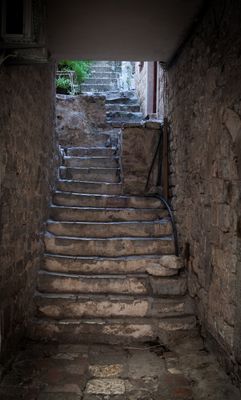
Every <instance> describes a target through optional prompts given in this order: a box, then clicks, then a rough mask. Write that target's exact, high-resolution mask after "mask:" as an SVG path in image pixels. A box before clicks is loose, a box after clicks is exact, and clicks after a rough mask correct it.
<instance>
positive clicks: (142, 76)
mask: <svg viewBox="0 0 241 400" xmlns="http://www.w3.org/2000/svg"><path fill="white" fill-rule="evenodd" d="M141 64H142V63H141V62H136V64H135V88H136V94H137V97H138V99H139V101H140V107H141V112H142V113H143V115H144V116H145V115H146V110H147V65H148V64H147V62H146V61H145V62H143V65H142V66H141Z"/></svg>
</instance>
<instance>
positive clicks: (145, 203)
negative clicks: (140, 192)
mask: <svg viewBox="0 0 241 400" xmlns="http://www.w3.org/2000/svg"><path fill="white" fill-rule="evenodd" d="M53 203H54V204H56V205H59V206H74V207H101V208H105V207H107V208H111V207H113V208H125V207H127V208H161V209H164V207H163V204H162V202H161V201H160V200H159V199H157V198H155V197H144V196H115V195H101V194H83V193H71V192H55V193H54V195H53ZM166 215H167V214H166Z"/></svg>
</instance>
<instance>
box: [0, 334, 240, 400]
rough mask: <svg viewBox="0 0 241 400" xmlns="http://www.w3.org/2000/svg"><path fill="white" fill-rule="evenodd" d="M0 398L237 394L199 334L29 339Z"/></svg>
mask: <svg viewBox="0 0 241 400" xmlns="http://www.w3.org/2000/svg"><path fill="white" fill-rule="evenodd" d="M0 399H1V400H20V399H21V400H23V399H24V400H204V399H205V400H207V399H208V400H240V399H241V395H240V392H239V390H238V389H237V388H235V387H234V386H233V385H232V384H231V382H230V381H229V378H228V376H227V375H226V374H225V373H224V372H223V371H222V369H221V368H220V367H219V365H218V363H217V362H216V360H215V357H214V356H213V355H212V354H210V353H208V352H207V351H206V350H205V349H204V348H203V344H202V342H201V341H200V340H199V339H192V340H188V341H186V342H184V343H182V344H180V345H178V346H176V347H173V348H172V349H171V350H168V349H164V348H163V347H161V346H160V345H154V346H153V347H151V349H150V346H149V345H147V344H146V345H130V346H126V347H120V346H116V347H115V346H104V345H90V346H87V345H43V344H41V345H40V344H33V343H32V344H31V343H28V344H27V345H26V346H25V348H24V349H22V351H20V352H19V354H18V355H17V357H16V358H15V361H14V362H13V363H12V364H11V367H10V368H9V369H8V371H6V370H5V371H4V374H3V377H2V382H1V385H0Z"/></svg>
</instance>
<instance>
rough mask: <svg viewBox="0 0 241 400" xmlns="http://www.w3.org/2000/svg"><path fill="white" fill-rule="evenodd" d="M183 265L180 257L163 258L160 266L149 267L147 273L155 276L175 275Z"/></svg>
mask: <svg viewBox="0 0 241 400" xmlns="http://www.w3.org/2000/svg"><path fill="white" fill-rule="evenodd" d="M182 265H183V264H182V261H181V259H180V258H179V257H176V256H173V255H170V256H162V258H161V259H160V265H154V266H153V265H150V266H148V267H147V269H146V272H147V273H148V274H150V275H153V276H167V275H175V274H176V273H177V271H178V270H179V269H180V268H182Z"/></svg>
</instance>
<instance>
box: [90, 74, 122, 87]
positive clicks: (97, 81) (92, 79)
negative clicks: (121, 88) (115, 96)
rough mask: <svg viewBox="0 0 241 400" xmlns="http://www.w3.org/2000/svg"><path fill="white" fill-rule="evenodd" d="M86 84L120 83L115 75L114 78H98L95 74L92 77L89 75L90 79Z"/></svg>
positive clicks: (115, 84)
mask: <svg viewBox="0 0 241 400" xmlns="http://www.w3.org/2000/svg"><path fill="white" fill-rule="evenodd" d="M84 84H85V85H110V86H112V85H114V86H117V85H118V79H117V77H116V76H115V77H113V78H104V77H101V78H97V77H95V76H93V75H92V77H89V78H88V79H86V80H85V83H84Z"/></svg>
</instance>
